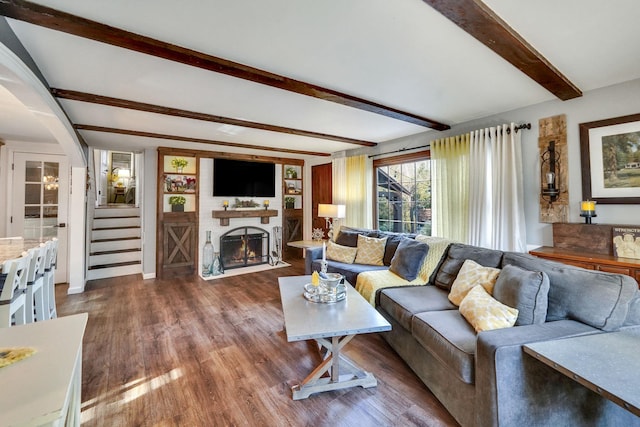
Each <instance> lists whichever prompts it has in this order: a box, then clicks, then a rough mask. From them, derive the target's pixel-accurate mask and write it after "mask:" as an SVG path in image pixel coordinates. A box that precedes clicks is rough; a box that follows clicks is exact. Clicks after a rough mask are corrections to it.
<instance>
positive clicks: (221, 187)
mask: <svg viewBox="0 0 640 427" xmlns="http://www.w3.org/2000/svg"><path fill="white" fill-rule="evenodd" d="M213 195H214V196H216V197H275V196H276V165H275V164H273V163H264V162H249V161H244V160H231V159H218V158H216V159H213Z"/></svg>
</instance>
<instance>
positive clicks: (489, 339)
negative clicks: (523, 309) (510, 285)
mask: <svg viewBox="0 0 640 427" xmlns="http://www.w3.org/2000/svg"><path fill="white" fill-rule="evenodd" d="M594 333H602V331H600V330H598V329H596V328H592V327H590V326H588V325H585V324H583V323H580V322H576V321H573V320H559V321H556V322H547V323H544V324H539V325H527V326H517V327H514V328H507V329H498V330H494V331H487V332H482V333H480V334H478V340H477V344H476V378H475V382H476V417H477V418H476V425H479V426H498V425H505V426H510V425H532V426H533V425H592V424H594V420H596V419H598V417H601V416H603V414H605V413H609V412H610V410H611V409H612V408H611V407H610V405H608V403H611V402H608V401H606V400H605V399H603V398H602V397H600V396H598V395H596V394H595V393H592V392H590V391H589V390H587V389H586V388H585V387H582V386H581V385H580V384H578V383H576V382H574V381H573V380H571V379H569V378H567V377H565V376H564V375H562V374H560V373H559V372H556V371H555V370H553V369H551V368H549V367H547V366H546V365H544V364H543V363H542V362H540V361H538V360H536V359H534V358H532V357H531V356H529V355H527V354H526V353H524V351H523V350H522V345H524V344H527V343H533V342H539V341H548V340H554V339H561V338H568V337H573V336H580V335H590V334H594ZM614 406H615V405H614ZM585 408H588V409H585ZM613 410H614V412H615V408H613ZM607 416H608V415H607ZM600 421H602V418H601V419H600ZM595 424H597V422H596V423H595Z"/></svg>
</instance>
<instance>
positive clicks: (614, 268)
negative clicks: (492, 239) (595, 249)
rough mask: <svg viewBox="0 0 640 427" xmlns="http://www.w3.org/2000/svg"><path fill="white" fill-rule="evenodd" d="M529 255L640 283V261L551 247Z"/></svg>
mask: <svg viewBox="0 0 640 427" xmlns="http://www.w3.org/2000/svg"><path fill="white" fill-rule="evenodd" d="M529 253H530V254H531V255H534V256H537V257H539V258H545V259H548V260H551V261H558V262H561V263H564V264H569V265H574V266H576V267H582V268H586V269H589V270H599V271H604V272H607V273H618V274H625V275H627V276H631V277H633V278H634V279H636V281H637V282H640V259H633V258H618V257H614V256H611V255H602V254H595V253H588V252H584V251H572V250H570V249H562V248H556V247H550V246H541V247H539V248H536V249H533V250H531V251H529ZM639 286H640V285H639Z"/></svg>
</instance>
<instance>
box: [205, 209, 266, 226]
mask: <svg viewBox="0 0 640 427" xmlns="http://www.w3.org/2000/svg"><path fill="white" fill-rule="evenodd" d="M211 216H212V217H213V218H219V219H220V226H222V227H226V226H228V225H229V218H260V223H261V224H269V218H270V217H272V216H278V211H277V210H276V209H263V208H260V209H255V210H247V211H245V210H231V209H229V210H226V211H211Z"/></svg>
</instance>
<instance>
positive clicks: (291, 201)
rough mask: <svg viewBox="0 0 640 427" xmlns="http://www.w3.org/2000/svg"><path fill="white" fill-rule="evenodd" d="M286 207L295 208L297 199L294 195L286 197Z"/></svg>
mask: <svg viewBox="0 0 640 427" xmlns="http://www.w3.org/2000/svg"><path fill="white" fill-rule="evenodd" d="M284 207H285V209H294V208H295V207H296V199H295V198H293V197H285V198H284Z"/></svg>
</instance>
